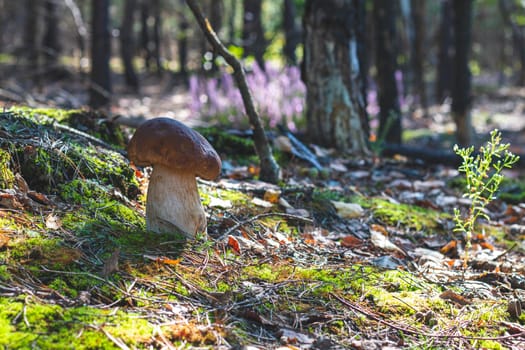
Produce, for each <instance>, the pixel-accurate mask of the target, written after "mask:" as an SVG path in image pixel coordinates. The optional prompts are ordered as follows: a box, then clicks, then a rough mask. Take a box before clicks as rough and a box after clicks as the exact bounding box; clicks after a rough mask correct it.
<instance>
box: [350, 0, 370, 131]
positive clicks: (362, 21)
mask: <svg viewBox="0 0 525 350" xmlns="http://www.w3.org/2000/svg"><path fill="white" fill-rule="evenodd" d="M353 1H354V6H355V7H356V20H355V22H356V23H355V29H356V39H357V60H358V62H359V81H358V84H359V86H360V91H361V101H359V104H358V105H357V106H356V107H357V108H358V110H359V115H360V117H361V128H362V129H363V131H364V133H365V139H366V140H368V138H369V137H370V123H369V120H368V112H367V111H366V106H367V95H368V53H367V52H368V50H367V46H368V45H367V31H366V25H367V20H366V13H367V11H366V0H353Z"/></svg>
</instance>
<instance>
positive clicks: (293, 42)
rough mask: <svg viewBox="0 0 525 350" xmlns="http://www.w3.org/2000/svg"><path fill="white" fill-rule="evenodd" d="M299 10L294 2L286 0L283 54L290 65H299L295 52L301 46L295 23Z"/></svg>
mask: <svg viewBox="0 0 525 350" xmlns="http://www.w3.org/2000/svg"><path fill="white" fill-rule="evenodd" d="M296 15H297V10H296V8H295V2H294V0H284V11H283V27H284V37H285V43H284V49H283V53H284V55H285V56H286V60H287V61H288V63H289V64H292V65H295V64H297V56H296V55H295V50H296V48H297V45H298V44H299V30H298V29H297V25H296V23H295V17H296Z"/></svg>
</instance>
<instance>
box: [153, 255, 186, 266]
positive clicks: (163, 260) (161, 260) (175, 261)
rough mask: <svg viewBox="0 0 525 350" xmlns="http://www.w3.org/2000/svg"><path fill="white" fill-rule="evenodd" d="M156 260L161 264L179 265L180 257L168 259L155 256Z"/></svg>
mask: <svg viewBox="0 0 525 350" xmlns="http://www.w3.org/2000/svg"><path fill="white" fill-rule="evenodd" d="M157 262H159V263H161V264H166V265H179V264H180V262H181V259H170V258H166V257H160V258H157Z"/></svg>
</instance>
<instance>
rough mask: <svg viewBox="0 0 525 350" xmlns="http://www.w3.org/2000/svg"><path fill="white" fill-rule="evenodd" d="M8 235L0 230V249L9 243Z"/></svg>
mask: <svg viewBox="0 0 525 350" xmlns="http://www.w3.org/2000/svg"><path fill="white" fill-rule="evenodd" d="M9 240H10V238H9V236H8V235H7V233H5V232H0V249H2V248H4V247H5V246H6V245H7V244H8V243H9Z"/></svg>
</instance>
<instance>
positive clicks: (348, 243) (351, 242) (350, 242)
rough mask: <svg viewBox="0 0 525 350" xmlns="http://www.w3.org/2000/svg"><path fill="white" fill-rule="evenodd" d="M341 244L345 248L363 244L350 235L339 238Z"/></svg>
mask: <svg viewBox="0 0 525 350" xmlns="http://www.w3.org/2000/svg"><path fill="white" fill-rule="evenodd" d="M341 245H342V246H343V247H345V248H356V247H359V246H361V245H363V241H361V240H360V239H359V238H356V237H354V236H352V235H348V236H345V237H343V239H341Z"/></svg>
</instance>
